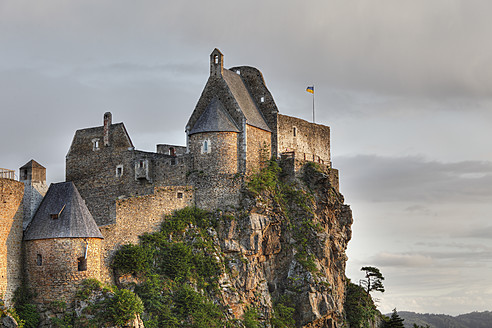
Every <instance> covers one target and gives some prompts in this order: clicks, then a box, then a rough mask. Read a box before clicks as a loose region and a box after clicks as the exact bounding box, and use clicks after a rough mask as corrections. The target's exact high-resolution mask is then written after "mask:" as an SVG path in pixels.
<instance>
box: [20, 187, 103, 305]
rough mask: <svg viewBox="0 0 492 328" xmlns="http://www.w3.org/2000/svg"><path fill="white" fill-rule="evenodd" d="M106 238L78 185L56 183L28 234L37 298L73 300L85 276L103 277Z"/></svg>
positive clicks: (27, 247) (28, 259) (29, 273)
mask: <svg viewBox="0 0 492 328" xmlns="http://www.w3.org/2000/svg"><path fill="white" fill-rule="evenodd" d="M102 239H103V236H102V234H101V232H100V231H99V228H98V227H97V225H96V222H95V221H94V219H93V217H92V215H91V214H90V212H89V210H88V209H87V206H86V205H85V202H84V200H83V199H82V197H81V196H80V194H79V192H78V191H77V189H76V188H75V185H74V184H73V183H72V182H62V183H56V184H52V185H51V186H50V188H49V189H48V192H47V193H46V197H45V198H44V199H43V201H42V202H41V204H40V206H39V209H38V211H37V212H36V214H35V216H34V218H33V219H32V221H31V223H30V224H29V226H28V227H27V229H26V232H25V234H24V242H25V268H26V273H27V280H28V284H29V287H30V288H31V289H32V290H33V291H34V292H35V294H36V295H37V296H36V298H35V301H37V302H40V303H49V302H52V301H55V300H60V301H71V300H72V298H73V296H74V295H75V292H76V290H77V287H78V285H79V284H80V282H81V281H82V280H84V279H87V278H96V279H100V272H101V244H102Z"/></svg>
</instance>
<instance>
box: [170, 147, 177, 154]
mask: <svg viewBox="0 0 492 328" xmlns="http://www.w3.org/2000/svg"><path fill="white" fill-rule="evenodd" d="M169 155H171V156H176V148H174V147H169Z"/></svg>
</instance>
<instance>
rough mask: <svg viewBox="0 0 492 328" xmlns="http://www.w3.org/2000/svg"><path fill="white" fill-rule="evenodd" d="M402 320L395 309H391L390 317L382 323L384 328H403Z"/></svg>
mask: <svg viewBox="0 0 492 328" xmlns="http://www.w3.org/2000/svg"><path fill="white" fill-rule="evenodd" d="M403 321H405V320H403V319H402V318H401V317H400V316H399V315H398V312H396V309H393V313H392V314H391V317H390V318H389V320H387V321H386V322H385V323H384V328H405V325H404V324H403Z"/></svg>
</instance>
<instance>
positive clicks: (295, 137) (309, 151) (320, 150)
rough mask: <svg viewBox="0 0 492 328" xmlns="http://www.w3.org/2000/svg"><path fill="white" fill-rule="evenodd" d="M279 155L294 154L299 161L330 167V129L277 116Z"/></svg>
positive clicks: (284, 116) (294, 118)
mask: <svg viewBox="0 0 492 328" xmlns="http://www.w3.org/2000/svg"><path fill="white" fill-rule="evenodd" d="M278 149H279V153H285V152H293V151H294V152H295V153H296V157H297V158H298V159H299V160H301V159H302V160H306V161H312V162H317V163H321V164H325V165H330V166H331V157H330V127H328V126H325V125H321V124H314V123H309V122H308V121H305V120H302V119H300V118H296V117H292V116H286V115H280V114H279V115H278Z"/></svg>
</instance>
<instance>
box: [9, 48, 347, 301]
mask: <svg viewBox="0 0 492 328" xmlns="http://www.w3.org/2000/svg"><path fill="white" fill-rule="evenodd" d="M185 132H186V145H185V146H177V145H168V144H158V145H157V147H156V152H146V151H140V150H137V149H135V147H134V145H133V143H132V141H131V138H130V135H129V133H128V131H127V130H126V128H125V125H124V124H123V123H113V119H112V114H111V113H109V112H108V113H105V114H104V117H103V122H102V125H101V126H97V127H90V128H85V129H81V130H77V131H76V132H75V135H74V137H73V140H72V144H71V146H70V149H69V151H68V153H67V156H66V182H62V183H56V184H52V185H51V186H50V187H49V189H48V188H47V186H46V171H45V168H44V167H42V166H41V165H40V164H39V163H37V162H35V161H30V162H28V163H27V164H26V165H24V166H22V167H21V168H20V171H19V176H20V182H18V181H14V180H13V179H10V178H9V177H4V178H0V197H1V198H0V210H1V213H0V227H1V230H0V260H1V261H0V295H4V298H5V299H6V301H7V303H8V302H10V300H11V297H12V292H13V290H15V288H16V287H18V286H19V284H20V272H21V261H22V260H21V244H23V246H24V248H25V256H24V259H23V261H24V262H23V263H24V264H23V267H24V271H25V274H26V277H27V282H28V283H29V286H30V287H31V288H33V289H35V291H36V292H37V298H36V300H37V301H38V302H51V301H53V300H69V299H70V298H71V297H72V295H73V293H74V292H75V289H76V287H77V286H78V283H79V282H80V281H82V280H83V279H86V278H97V279H100V280H103V281H106V282H109V281H110V280H111V271H110V267H109V264H110V261H111V257H112V254H113V253H114V251H115V250H116V249H118V247H119V246H121V245H123V244H127V243H130V242H131V243H137V242H138V236H139V235H141V234H143V233H145V232H151V231H155V230H157V229H158V228H159V226H160V223H161V222H162V220H164V215H166V214H170V213H172V212H173V211H174V210H176V209H181V208H184V207H186V206H197V207H200V208H204V209H217V208H221V209H228V208H236V207H238V206H239V205H240V204H239V200H240V191H241V187H242V186H243V185H244V182H245V179H246V178H247V176H248V175H250V174H252V173H254V172H257V170H258V169H259V167H260V165H261V163H262V161H264V160H266V159H269V158H270V157H271V156H273V157H274V158H280V157H282V158H284V159H285V160H286V163H287V164H286V165H287V166H286V167H287V168H288V169H289V170H290V171H291V172H292V173H293V174H295V172H296V171H297V170H298V169H299V167H300V166H301V165H302V164H303V163H305V162H306V161H312V162H316V163H320V164H322V165H325V166H327V167H331V158H330V129H329V127H327V126H324V125H319V124H314V123H309V122H307V121H305V120H302V119H299V118H295V117H290V116H286V115H281V114H279V111H278V109H277V106H276V104H275V101H274V99H273V97H272V95H271V93H270V92H269V90H268V88H267V86H266V84H265V81H264V79H263V75H262V73H261V72H260V71H259V70H258V69H256V68H253V67H249V66H238V67H233V68H230V69H226V68H224V56H223V54H222V53H221V52H220V51H219V50H218V49H215V50H214V51H213V52H212V53H211V54H210V76H209V78H208V81H207V82H206V85H205V87H204V89H203V92H202V94H201V96H200V98H199V99H198V102H197V104H196V106H195V109H194V110H193V112H192V113H191V116H190V118H189V120H188V122H187V123H186V126H185ZM330 174H331V176H330V180H331V181H332V184H333V185H336V186H338V182H337V179H338V178H337V174H338V173H337V171H336V170H330ZM23 231H24V232H23Z"/></svg>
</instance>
